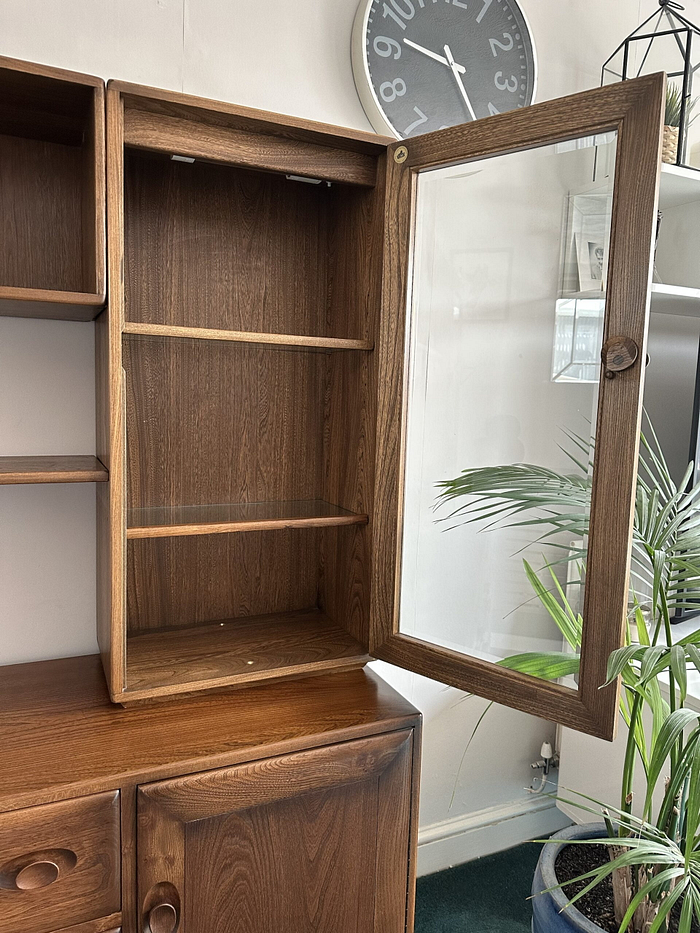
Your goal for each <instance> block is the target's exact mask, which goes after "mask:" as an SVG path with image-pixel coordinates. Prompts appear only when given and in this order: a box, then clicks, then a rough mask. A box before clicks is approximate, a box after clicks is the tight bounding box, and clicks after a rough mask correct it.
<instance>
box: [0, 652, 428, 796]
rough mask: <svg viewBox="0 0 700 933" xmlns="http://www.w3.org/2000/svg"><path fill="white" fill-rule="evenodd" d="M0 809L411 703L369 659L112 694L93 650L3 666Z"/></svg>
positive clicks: (320, 730)
mask: <svg viewBox="0 0 700 933" xmlns="http://www.w3.org/2000/svg"><path fill="white" fill-rule="evenodd" d="M0 709H1V710H2V721H1V723H0V746H1V747H2V748H3V751H4V761H5V763H6V767H5V768H4V769H3V780H2V786H1V787H0V812H4V811H6V810H12V809H17V808H20V807H25V806H32V805H34V804H37V803H42V802H46V801H49V800H58V799H64V798H67V797H74V796H79V795H82V794H87V793H94V792H96V791H99V790H104V789H107V788H111V787H117V786H119V785H120V784H121V783H124V782H125V781H129V782H143V781H147V780H153V779H159V778H167V777H172V776H174V775H179V774H186V773H194V772H196V771H201V770H206V769H209V768H216V767H222V766H226V765H230V764H235V763H238V762H243V761H250V760H255V759H257V758H260V757H266V756H268V755H276V754H281V753H285V752H288V751H295V750H298V749H302V748H313V747H317V746H321V745H328V744H330V743H334V742H338V741H344V740H347V739H352V738H356V737H359V736H363V735H371V734H375V733H380V732H390V731H393V730H395V729H399V728H405V727H406V726H407V725H411V724H414V723H415V722H417V719H418V713H417V712H416V710H415V709H414V708H413V707H412V706H411V705H410V704H409V703H408V702H407V701H406V700H405V699H404V698H403V697H401V696H400V695H399V694H398V693H396V692H395V691H394V690H393V689H392V688H391V687H389V686H388V685H387V684H385V683H384V682H383V681H382V680H381V679H380V678H379V677H377V676H376V675H375V674H373V673H372V672H371V671H352V672H349V673H341V674H333V675H327V676H326V675H322V676H317V677H313V678H309V679H308V680H296V681H286V682H279V683H275V684H269V685H267V686H262V687H249V688H247V689H245V690H234V691H226V692H220V693H213V694H206V695H200V696H191V697H185V698H179V699H178V701H177V702H176V703H175V702H168V701H166V702H160V703H149V704H147V705H143V706H137V707H132V708H130V709H128V710H125V709H122V708H121V707H118V706H113V705H112V704H111V703H110V701H109V697H108V695H107V689H106V686H105V682H104V676H103V674H102V668H101V665H100V660H99V657H97V656H88V657H82V658H64V659H61V660H56V661H40V662H36V663H32V664H15V665H10V666H7V667H3V668H0Z"/></svg>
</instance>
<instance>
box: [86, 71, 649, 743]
mask: <svg viewBox="0 0 700 933" xmlns="http://www.w3.org/2000/svg"><path fill="white" fill-rule="evenodd" d="M663 88H664V78H663V76H661V75H657V76H653V77H651V78H645V79H640V80H639V81H636V82H625V83H623V84H619V85H614V86H611V87H607V88H601V89H598V90H595V91H589V92H586V93H584V94H579V95H576V96H574V97H571V98H564V99H562V100H557V101H550V102H548V103H545V104H541V105H538V106H535V107H531V108H527V109H526V110H523V111H513V112H512V113H509V114H503V115H499V116H497V117H493V118H489V119H487V120H481V121H478V122H477V123H476V124H465V125H464V126H460V127H453V128H450V129H446V130H443V131H439V132H437V133H433V134H429V135H427V136H425V137H420V138H418V139H415V140H410V141H408V142H406V143H391V142H390V141H389V140H386V139H382V138H381V137H377V136H374V135H370V134H365V133H359V132H353V131H347V130H339V129H337V128H335V127H328V126H323V125H320V124H313V123H308V122H306V121H301V120H296V119H293V118H288V117H280V116H275V115H270V114H264V113H261V112H259V111H253V110H248V109H245V108H240V107H236V106H233V105H229V104H224V103H216V102H212V101H207V100H203V99H199V98H193V97H188V96H185V95H182V94H176V93H171V92H167V91H158V90H153V89H147V88H142V87H137V86H133V85H128V84H122V83H111V84H110V85H109V86H108V90H107V201H108V242H109V273H110V294H109V306H108V311H107V312H106V313H105V314H103V315H102V316H101V317H100V319H99V321H98V325H97V365H98V451H97V453H98V457H99V458H100V460H101V462H102V463H104V464H105V465H106V466H108V468H109V470H110V483H109V484H101V485H100V486H99V487H98V580H99V583H98V591H99V595H98V638H99V643H100V649H101V652H102V656H103V660H104V665H105V670H106V673H107V679H108V683H109V686H110V693H111V696H112V698H113V700H115V701H116V702H118V703H122V704H128V703H130V702H132V701H140V700H145V699H151V698H153V697H159V696H168V695H173V694H178V693H189V692H192V691H197V690H201V689H212V688H218V687H223V686H240V685H243V684H248V683H254V682H259V681H263V680H274V679H279V678H283V677H290V676H293V677H298V676H300V675H303V674H310V673H320V672H324V671H325V672H329V671H338V670H342V669H345V668H348V667H360V666H362V665H363V664H365V662H366V661H367V660H369V658H370V657H371V656H374V657H380V658H385V659H386V660H390V661H392V662H394V663H398V664H401V665H403V666H405V667H407V668H409V669H411V670H415V671H418V672H420V673H423V674H427V675H428V676H431V677H433V678H436V679H439V680H443V681H445V682H446V683H450V684H452V685H454V686H457V687H461V688H463V689H466V690H469V691H472V692H477V693H481V694H482V695H484V696H486V697H489V698H490V699H494V700H497V701H499V702H503V703H506V704H509V705H512V706H515V707H517V708H520V709H525V710H527V711H528V712H533V713H537V714H539V715H543V716H546V717H547V718H550V719H555V720H557V721H560V722H564V723H566V724H569V725H573V726H575V727H576V728H579V729H582V730H584V731H588V732H592V733H594V734H598V735H605V736H608V737H610V736H611V735H612V734H613V732H614V728H615V710H616V704H617V696H616V692H615V688H614V687H609V688H607V689H606V690H600V685H601V684H602V683H603V682H604V681H605V666H606V661H607V657H608V655H609V653H610V651H612V650H613V649H614V648H616V647H618V646H619V644H620V643H621V639H622V635H623V620H624V616H625V611H626V600H627V574H628V570H629V555H630V546H631V542H630V524H631V523H630V519H631V515H632V508H633V499H634V496H633V490H634V485H635V480H636V456H637V445H638V430H639V420H640V412H641V401H640V399H641V392H642V382H643V373H642V370H641V367H640V366H639V365H638V360H639V359H643V356H644V341H645V321H646V315H647V310H648V298H649V278H650V263H649V257H650V252H651V243H652V239H653V233H654V221H655V216H656V203H657V189H658V173H659V148H660V127H661V110H662V103H663ZM611 132H612V133H616V134H617V135H616V139H617V140H618V142H617V155H616V169H615V177H614V188H615V193H614V201H613V208H612V221H611V228H612V234H611V239H610V247H609V252H610V259H609V264H608V283H607V284H608V289H607V290H608V296H607V302H606V309H605V328H604V329H605V341H606V343H605V346H604V352H603V360H604V369H605V370H606V371H607V375H609V376H612V377H613V378H609V379H607V378H606V379H601V380H600V390H599V397H600V398H599V405H598V412H597V416H596V432H597V433H596V439H595V440H596V456H595V462H594V493H593V506H592V513H591V534H590V540H589V548H588V574H587V579H586V606H585V608H584V613H583V614H584V639H583V649H582V663H581V676H580V683H579V689H578V690H575V689H571V688H570V687H569V686H565V685H561V684H552V683H545V682H542V681H537V680H535V679H534V678H532V677H530V676H528V675H525V674H521V673H518V672H516V671H512V670H507V669H505V668H504V667H502V666H499V665H498V664H496V663H493V662H492V661H491V660H488V659H484V658H483V657H479V656H476V655H474V654H473V653H470V651H469V650H466V651H465V650H454V649H453V648H450V647H447V646H445V645H444V643H442V644H441V643H440V641H439V640H437V641H435V642H434V643H433V640H432V638H421V637H415V636H413V635H412V634H411V633H410V632H408V633H407V632H406V631H405V630H404V629H403V628H402V626H401V620H400V618H399V615H400V608H399V602H400V600H399V594H400V590H401V573H402V570H401V567H402V564H401V561H402V547H403V545H402V529H403V500H404V492H403V484H404V479H405V478H404V472H403V471H404V465H405V450H406V431H407V423H408V410H407V404H408V402H407V399H408V388H407V386H408V384H409V380H410V365H411V362H410V361H411V353H412V352H413V351H411V349H410V347H411V340H412V330H411V329H412V326H413V324H412V321H411V311H410V294H411V285H412V282H411V272H410V270H411V269H413V268H415V261H414V251H415V244H414V238H415V236H416V232H415V224H416V219H415V216H416V199H417V191H418V180H419V179H420V178H421V177H422V176H424V175H425V173H430V172H431V171H433V170H435V169H440V168H442V167H445V166H451V165H461V164H462V163H465V164H466V163H475V162H479V161H480V160H481V161H482V164H484V160H498V159H504V158H505V159H507V158H508V157H509V155H510V154H512V153H513V152H516V153H518V152H527V151H528V150H537V149H545V148H546V147H550V148H551V149H552V151H554V150H555V149H556V146H557V145H558V144H559V143H560V142H561V141H565V140H572V139H574V140H575V139H581V140H583V141H584V142H585V141H586V140H590V139H596V138H599V137H600V138H603V136H604V134H606V133H607V134H609V133H611ZM566 148H567V147H566V146H565V147H564V149H566ZM569 148H570V147H569ZM557 151H558V150H557ZM467 174H470V173H469V172H467ZM471 174H474V173H473V172H471ZM557 203H558V202H557ZM557 210H558V208H557ZM557 217H558V215H557ZM557 222H558V221H557ZM618 337H625V338H626V339H628V340H629V341H631V342H632V343H634V345H635V347H636V348H637V350H638V353H637V358H636V360H633V361H632V364H631V365H630V366H629V367H628V368H626V369H625V370H624V372H623V371H619V370H615V369H614V367H613V363H612V362H611V361H612V358H613V355H614V351H613V349H612V348H613V347H614V346H615V345H616V344H615V339H613V338H618ZM549 339H550V340H551V337H550V338H549ZM606 354H608V355H607V356H606ZM635 362H636V363H637V364H636V365H635ZM474 585H475V586H476V585H478V581H474Z"/></svg>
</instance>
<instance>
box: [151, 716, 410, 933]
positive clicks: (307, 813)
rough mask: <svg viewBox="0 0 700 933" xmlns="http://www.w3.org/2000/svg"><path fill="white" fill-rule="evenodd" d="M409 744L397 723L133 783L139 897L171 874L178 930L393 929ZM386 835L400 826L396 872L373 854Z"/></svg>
mask: <svg viewBox="0 0 700 933" xmlns="http://www.w3.org/2000/svg"><path fill="white" fill-rule="evenodd" d="M411 744H412V731H410V730H407V731H402V732H395V733H392V734H389V735H385V736H375V737H372V738H367V739H362V740H359V741H354V742H347V743H344V744H342V745H335V746H328V747H326V748H321V749H316V750H312V751H303V752H300V753H298V754H294V755H286V756H280V757H276V758H267V759H264V760H262V761H258V762H254V763H251V764H246V765H240V766H238V767H235V768H230V769H225V770H222V771H214V772H209V773H207V774H202V775H196V776H193V777H192V778H182V779H176V780H171V781H166V782H160V783H158V784H154V785H150V786H147V787H142V788H141V789H140V791H139V859H140V890H139V895H140V901H141V903H142V904H145V905H147V904H148V903H149V897H150V892H151V891H152V890H153V888H154V887H155V886H156V885H158V882H159V881H160V882H161V883H162V882H163V881H165V882H166V884H168V885H172V888H173V889H174V891H175V892H176V894H175V897H173V898H172V899H173V900H175V901H176V902H177V904H178V909H179V912H180V917H181V924H182V926H181V930H182V933H187V931H189V933H195V931H196V930H199V929H207V930H211V931H222V933H223V931H224V930H226V931H229V930H240V931H241V933H243V931H245V933H256V931H260V933H262V931H268V930H270V929H284V930H294V931H295V933H336V931H342V933H369V931H376V933H380V931H381V933H399V931H403V930H404V929H405V924H406V905H407V892H408V883H409V879H408V873H407V862H408V859H407V851H406V850H407V842H408V836H409V821H410V805H409V801H410V776H409V774H408V773H407V772H406V764H407V765H408V769H409V770H410V766H411ZM397 762H398V769H396V771H395V769H394V766H395V764H396V763H397ZM397 771H398V773H397ZM392 772H394V774H392ZM385 776H386V777H387V779H386V780H385ZM397 777H398V778H399V780H396V778H397ZM407 778H408V779H407ZM386 837H390V838H391V839H392V840H393V841H398V840H400V839H401V838H402V837H403V840H404V842H405V846H404V851H403V853H402V855H403V872H396V871H395V870H394V864H391V865H390V866H389V867H387V865H386V864H385V863H384V862H383V861H382V860H381V859H380V858H379V857H378V855H379V853H378V848H379V846H378V839H383V838H386ZM400 852H401V846H400V844H399V853H400ZM400 858H401V855H400V854H397V855H396V861H397V862H398V860H399V859H400ZM204 865H206V866H207V868H206V870H204V871H203V870H202V867H203V866H204ZM386 919H388V921H389V923H388V925H386V926H384V927H382V926H381V923H382V922H384V921H385V920H386Z"/></svg>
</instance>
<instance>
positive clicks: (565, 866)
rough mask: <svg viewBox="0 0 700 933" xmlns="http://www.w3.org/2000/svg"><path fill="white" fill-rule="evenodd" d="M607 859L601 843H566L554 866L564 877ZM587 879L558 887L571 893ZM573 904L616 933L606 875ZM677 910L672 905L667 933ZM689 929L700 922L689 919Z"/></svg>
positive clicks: (674, 928) (698, 929)
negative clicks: (589, 844)
mask: <svg viewBox="0 0 700 933" xmlns="http://www.w3.org/2000/svg"><path fill="white" fill-rule="evenodd" d="M609 860H610V856H609V854H608V850H607V848H606V847H605V846H588V845H586V846H577V845H567V846H564V847H563V848H562V849H561V851H560V852H559V854H558V855H557V860H556V862H555V866H554V870H555V873H556V876H557V880H558V881H566V880H567V879H568V878H576V877H578V876H579V875H583V874H585V873H586V872H588V871H593V869H594V868H599V867H600V866H601V865H604V864H605V863H606V862H608V861H609ZM589 880H590V879H587V880H586V881H577V882H575V883H574V884H564V885H562V890H563V892H564V893H565V894H566V895H567V897H573V896H574V895H575V894H577V893H578V892H579V891H581V890H582V889H583V888H585V887H586V885H587V884H588V881H589ZM574 906H575V907H576V909H577V910H580V911H581V913H582V914H583V915H584V917H587V918H588V919H589V920H591V921H592V922H593V923H597V924H598V926H599V927H600V928H601V929H602V930H605V931H606V933H618V926H617V924H616V923H615V907H614V904H613V889H612V881H611V879H610V878H609V877H608V878H606V879H605V880H604V881H601V883H600V884H599V885H596V887H595V888H593V890H592V891H589V892H588V894H586V895H584V896H583V897H582V898H581V899H580V900H579V901H576V904H575V905H574ZM679 914H680V907H679V906H676V907H674V909H673V910H672V911H671V920H670V923H669V927H668V929H669V933H678V916H679ZM691 929H692V931H693V933H700V925H699V924H698V923H697V921H696V920H693V925H692V927H691Z"/></svg>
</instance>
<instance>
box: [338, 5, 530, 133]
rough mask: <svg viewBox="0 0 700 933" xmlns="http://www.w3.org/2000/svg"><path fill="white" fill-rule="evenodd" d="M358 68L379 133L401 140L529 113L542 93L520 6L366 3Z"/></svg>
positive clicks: (356, 44) (355, 53) (355, 50)
mask: <svg viewBox="0 0 700 933" xmlns="http://www.w3.org/2000/svg"><path fill="white" fill-rule="evenodd" d="M352 63H353V74H354V76H355V84H356V86H357V90H358V93H359V95H360V99H361V101H362V104H363V106H364V108H365V112H366V113H367V116H368V117H369V119H370V122H371V123H372V126H373V127H374V128H375V129H376V130H377V132H379V133H386V132H387V131H389V132H390V133H391V134H392V135H394V136H397V137H398V138H400V139H405V138H406V137H408V136H417V135H419V134H421V133H429V132H431V131H432V130H438V129H444V128H446V127H448V126H454V125H455V124H458V123H466V122H468V121H469V120H477V119H480V118H481V117H488V116H490V115H493V114H496V113H504V112H505V111H507V110H514V109H515V108H517V107H526V106H527V105H528V104H531V103H532V100H533V98H534V94H535V82H536V62H535V51H534V46H533V43H532V38H531V36H530V30H529V28H528V25H527V20H526V19H525V15H524V14H523V11H522V10H521V9H520V7H519V6H518V4H517V2H516V0H361V2H360V5H359V7H358V10H357V15H356V17H355V25H354V27H353V36H352Z"/></svg>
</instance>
